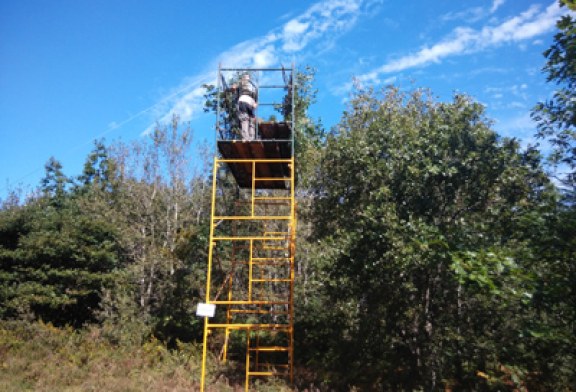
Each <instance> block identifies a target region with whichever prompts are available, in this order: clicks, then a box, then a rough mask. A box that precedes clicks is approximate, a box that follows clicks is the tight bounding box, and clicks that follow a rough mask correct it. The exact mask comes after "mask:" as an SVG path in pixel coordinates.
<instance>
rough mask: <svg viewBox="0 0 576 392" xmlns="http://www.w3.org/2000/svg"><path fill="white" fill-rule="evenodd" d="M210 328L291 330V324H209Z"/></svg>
mask: <svg viewBox="0 0 576 392" xmlns="http://www.w3.org/2000/svg"><path fill="white" fill-rule="evenodd" d="M207 327H208V328H227V329H284V330H286V331H291V330H292V327H291V326H290V324H207Z"/></svg>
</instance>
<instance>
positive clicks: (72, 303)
mask: <svg viewBox="0 0 576 392" xmlns="http://www.w3.org/2000/svg"><path fill="white" fill-rule="evenodd" d="M191 142H192V131H191V129H190V128H189V127H187V126H185V125H182V124H179V123H178V119H177V117H175V118H174V120H173V122H172V123H171V124H168V125H166V126H159V127H157V128H156V129H155V131H154V132H153V133H152V134H151V135H150V137H149V140H146V141H139V142H136V143H134V144H132V145H124V144H116V145H113V146H106V145H104V144H103V143H102V142H97V143H95V147H94V149H93V151H92V152H91V153H90V154H89V156H88V157H87V159H86V163H85V165H84V169H83V171H82V174H80V175H79V176H77V177H72V178H71V177H67V176H66V175H65V174H64V172H63V170H62V167H61V165H60V163H59V162H58V161H57V160H55V159H50V161H49V162H48V163H47V164H46V168H45V171H46V174H45V176H44V178H43V179H42V181H41V185H40V187H39V188H38V190H37V192H36V193H35V194H33V195H29V196H28V198H27V199H26V201H25V202H24V203H20V202H18V198H17V197H16V196H13V197H11V198H9V199H8V200H6V201H4V202H3V204H2V210H1V213H0V263H1V266H0V270H1V273H0V281H1V284H0V285H1V287H2V291H1V293H0V315H1V317H2V318H3V319H9V318H21V319H42V320H44V321H45V322H52V323H54V324H55V325H60V326H63V325H72V326H75V327H81V326H83V325H86V324H87V323H95V322H97V323H101V324H102V325H103V326H104V328H105V333H107V334H109V335H110V338H111V339H113V340H114V341H118V342H141V341H143V339H145V338H147V336H150V335H151V334H154V335H155V336H157V337H161V338H166V339H175V338H180V339H184V340H191V339H195V338H197V336H198V333H199V332H198V330H197V329H196V328H197V324H198V322H199V321H198V320H197V318H196V317H195V316H194V302H195V301H197V300H198V298H199V297H201V293H202V290H203V286H204V282H203V279H204V271H205V264H206V257H205V254H206V252H205V250H206V246H207V233H208V229H207V223H206V217H207V214H209V211H210V210H209V203H210V200H209V191H210V184H209V183H208V182H207V180H206V179H207V177H208V176H207V175H206V173H205V172H204V164H205V161H206V159H205V157H203V156H201V155H197V156H192V151H191V148H190V146H191ZM194 153H195V154H201V153H202V152H201V151H195V152H194ZM192 159H194V160H196V167H197V172H196V174H193V173H191V172H190V170H191V165H190V161H191V160H192Z"/></svg>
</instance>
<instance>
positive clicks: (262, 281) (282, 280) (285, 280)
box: [252, 279, 292, 283]
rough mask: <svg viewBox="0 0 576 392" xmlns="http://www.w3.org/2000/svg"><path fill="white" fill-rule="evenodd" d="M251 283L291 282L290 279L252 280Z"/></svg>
mask: <svg viewBox="0 0 576 392" xmlns="http://www.w3.org/2000/svg"><path fill="white" fill-rule="evenodd" d="M252 282H256V283H266V282H285V283H288V282H292V279H252Z"/></svg>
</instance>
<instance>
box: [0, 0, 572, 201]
mask: <svg viewBox="0 0 576 392" xmlns="http://www.w3.org/2000/svg"><path fill="white" fill-rule="evenodd" d="M567 12H568V11H567V10H566V9H565V8H559V7H558V6H557V4H556V2H554V1H552V0H547V1H544V0H541V1H532V0H467V1H454V0H437V1H435V2H433V3H430V2H429V1H425V0H410V1H403V2H400V1H394V0H325V1H317V2H314V1H274V2H271V1H264V0H256V1H250V2H237V1H234V2H233V1H217V2H207V1H205V2H201V1H192V0H171V1H166V2H160V1H151V0H122V1H117V0H100V1H89V0H84V1H78V0H54V1H44V0H22V1H16V0H2V1H0V199H2V198H4V197H5V196H6V192H7V190H8V189H10V188H16V187H19V186H20V187H23V188H24V190H25V191H30V190H32V189H33V188H34V187H35V186H37V185H38V183H39V180H40V178H42V176H43V174H44V169H43V168H44V164H45V163H46V161H47V160H48V159H49V158H50V157H51V156H54V157H55V158H57V159H58V160H60V161H61V162H62V164H63V166H64V171H65V173H66V174H67V175H70V176H72V175H78V174H80V172H81V169H82V164H83V162H84V160H85V158H86V156H87V154H88V153H89V151H90V150H91V148H92V146H93V140H95V139H99V138H105V140H106V142H108V143H110V142H113V141H115V140H122V141H125V142H129V141H132V140H137V139H139V138H142V137H145V136H143V135H144V134H145V133H146V131H147V130H149V129H150V127H151V126H153V124H154V123H155V122H156V121H160V122H163V121H166V120H167V119H169V118H170V117H171V116H172V114H173V113H177V114H178V115H179V116H180V117H181V119H182V120H185V121H188V120H189V121H191V124H192V127H193V129H194V135H195V140H196V141H198V142H200V141H202V140H207V141H208V142H212V141H213V138H214V135H213V132H212V129H213V127H212V126H213V124H212V123H213V120H214V118H213V116H212V115H210V114H204V113H203V112H202V89H201V85H202V84H203V83H207V82H211V81H213V80H215V78H216V72H217V67H218V64H219V63H221V64H222V65H224V66H230V67H232V66H242V67H244V66H247V67H250V66H257V67H268V66H277V65H279V64H280V63H283V64H286V65H288V64H290V63H292V62H295V63H296V64H297V65H298V66H304V65H310V66H313V67H315V68H316V69H317V79H316V87H317V88H318V90H319V92H318V103H317V104H316V105H315V106H314V108H313V110H312V113H311V114H312V116H313V117H314V118H320V119H321V120H322V122H323V124H324V125H325V126H326V127H327V128H330V127H331V126H333V125H335V124H336V123H337V122H338V120H339V118H340V115H341V113H342V111H343V110H344V109H345V106H346V101H347V98H348V97H349V94H350V91H351V82H352V78H353V77H355V78H357V79H358V80H359V81H360V82H361V83H363V84H365V85H385V84H390V83H393V84H396V85H398V86H400V87H402V88H406V89H409V88H412V87H428V88H430V89H431V90H432V91H433V93H434V94H435V95H436V96H437V97H438V99H440V100H449V99H451V96H452V95H453V93H454V92H464V93H467V94H469V95H471V96H472V97H474V98H475V99H476V100H478V101H480V102H481V103H483V104H484V105H486V107H487V113H488V116H489V117H490V118H492V119H494V121H495V124H494V129H495V130H497V131H498V132H499V133H500V134H501V135H504V136H515V137H518V138H520V139H522V140H523V142H524V143H530V142H532V141H533V134H534V131H535V127H534V124H533V123H532V122H531V121H530V109H531V108H532V107H533V106H534V104H535V103H536V102H538V101H540V100H543V99H546V98H547V97H549V96H550V95H551V93H552V91H553V88H554V86H553V85H549V84H546V82H545V75H543V74H542V73H541V68H542V66H543V65H544V57H543V56H542V52H543V51H544V50H545V49H546V48H548V47H549V46H550V44H551V43H552V38H553V35H554V33H555V22H556V20H557V19H558V18H559V17H560V16H561V15H562V14H564V13H567Z"/></svg>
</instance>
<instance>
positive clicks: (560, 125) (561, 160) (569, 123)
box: [532, 2, 576, 192]
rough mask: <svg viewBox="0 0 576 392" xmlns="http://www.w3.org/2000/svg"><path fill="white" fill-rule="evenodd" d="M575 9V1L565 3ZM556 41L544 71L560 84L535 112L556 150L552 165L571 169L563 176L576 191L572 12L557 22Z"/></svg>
mask: <svg viewBox="0 0 576 392" xmlns="http://www.w3.org/2000/svg"><path fill="white" fill-rule="evenodd" d="M566 4H567V5H568V6H569V7H571V8H574V4H573V3H572V4H570V3H569V2H566ZM557 27H558V30H559V31H558V33H557V34H556V35H555V36H554V43H553V44H552V46H551V47H550V48H549V49H547V50H546V51H545V52H544V56H545V57H546V60H547V61H546V65H545V66H544V68H543V71H544V72H545V73H546V74H547V81H548V82H554V83H555V84H557V85H558V90H556V92H555V93H554V96H553V97H552V99H550V100H549V101H546V102H540V103H538V104H537V105H536V107H535V108H534V109H533V112H532V118H534V119H535V120H536V121H537V123H538V133H537V136H538V137H539V138H542V139H546V140H548V141H549V142H550V143H551V144H552V147H553V149H554V151H553V154H552V156H551V157H550V158H551V161H552V163H553V164H564V165H566V166H567V167H568V168H569V170H570V171H569V172H568V173H567V177H566V178H565V179H563V180H564V181H565V183H566V185H568V186H569V187H571V191H572V192H574V185H575V183H576V174H575V173H576V172H575V170H576V154H575V151H576V21H575V20H574V18H573V17H572V16H571V15H565V16H563V17H562V18H561V19H560V20H559V21H558V22H557Z"/></svg>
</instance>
